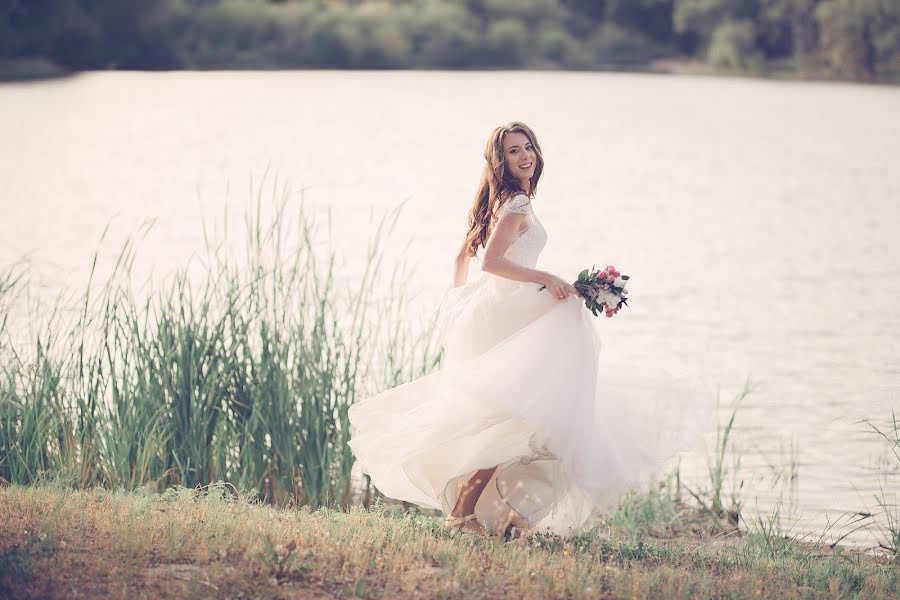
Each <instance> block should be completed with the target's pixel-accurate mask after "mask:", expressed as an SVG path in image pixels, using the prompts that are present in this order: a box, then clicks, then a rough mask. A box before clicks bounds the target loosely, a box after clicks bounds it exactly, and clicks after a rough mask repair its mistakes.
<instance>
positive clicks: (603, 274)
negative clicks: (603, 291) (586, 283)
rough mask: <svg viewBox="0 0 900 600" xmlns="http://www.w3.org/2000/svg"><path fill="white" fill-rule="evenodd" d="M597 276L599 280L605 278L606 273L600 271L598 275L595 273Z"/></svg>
mask: <svg viewBox="0 0 900 600" xmlns="http://www.w3.org/2000/svg"><path fill="white" fill-rule="evenodd" d="M597 278H598V279H600V281H603V280H604V279H606V273H600V274H599V275H597Z"/></svg>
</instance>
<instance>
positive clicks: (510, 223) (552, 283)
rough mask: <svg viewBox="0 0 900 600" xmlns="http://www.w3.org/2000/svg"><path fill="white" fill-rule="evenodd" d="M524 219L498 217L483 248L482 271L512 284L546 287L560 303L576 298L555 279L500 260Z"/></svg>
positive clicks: (519, 215)
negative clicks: (519, 282)
mask: <svg viewBox="0 0 900 600" xmlns="http://www.w3.org/2000/svg"><path fill="white" fill-rule="evenodd" d="M527 217H528V215H526V214H524V213H508V214H505V215H503V216H502V217H500V219H499V220H498V221H497V224H496V225H494V227H493V229H492V231H491V233H490V235H489V236H488V240H487V244H486V245H485V248H484V259H482V261H481V270H482V271H486V272H488V273H491V274H493V275H497V276H498V277H504V278H506V279H512V280H514V281H528V282H533V283H540V284H541V285H545V286H547V289H548V290H549V291H550V293H551V294H553V295H555V296H556V297H557V298H560V299H563V298H565V297H567V296H569V295H571V294H576V295H577V294H578V290H576V289H575V286H573V285H572V284H570V283H567V282H566V281H563V280H562V279H561V278H559V277H557V276H556V275H553V274H552V273H547V272H546V271H539V270H537V269H531V268H529V267H526V266H524V265H520V264H519V263H517V262H516V261H514V260H510V259H508V258H506V257H505V256H503V255H504V254H505V253H506V250H507V249H508V248H509V246H510V244H512V242H513V240H514V239H515V236H516V232H517V231H518V230H519V227H521V226H522V224H523V223H524V222H525V219H526V218H527Z"/></svg>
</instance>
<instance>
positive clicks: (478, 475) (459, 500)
mask: <svg viewBox="0 0 900 600" xmlns="http://www.w3.org/2000/svg"><path fill="white" fill-rule="evenodd" d="M496 470H497V467H491V468H490V469H479V470H478V471H476V472H475V474H474V475H472V477H471V478H470V479H469V481H467V482H466V483H465V484H464V485H463V487H462V489H461V490H460V491H459V495H458V496H457V497H456V504H455V505H454V507H453V510H451V511H450V515H451V516H454V517H464V516H466V515H470V514H472V513H473V512H474V511H475V503H476V502H477V501H478V497H479V496H481V492H483V491H484V488H485V487H487V483H488V481H489V480H490V479H491V476H492V475H493V474H494V471H496ZM463 529H466V530H472V531H484V528H483V527H482V526H481V524H480V523H479V522H478V520H477V519H473V520H472V521H469V522H468V523H466V524H465V525H464V526H463Z"/></svg>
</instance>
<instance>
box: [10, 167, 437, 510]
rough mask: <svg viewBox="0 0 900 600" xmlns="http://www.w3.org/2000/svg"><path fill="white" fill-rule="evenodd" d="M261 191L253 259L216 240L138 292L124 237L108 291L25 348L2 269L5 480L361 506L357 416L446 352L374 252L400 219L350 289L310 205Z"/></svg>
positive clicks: (88, 296) (52, 321)
mask: <svg viewBox="0 0 900 600" xmlns="http://www.w3.org/2000/svg"><path fill="white" fill-rule="evenodd" d="M267 189H270V190H271V193H272V198H271V202H268V201H264V200H263V195H264V192H265V190H267ZM254 195H255V198H254V203H253V204H254V206H253V208H252V209H248V211H247V212H246V214H245V218H244V229H245V232H244V233H245V239H246V244H245V247H244V249H243V252H242V253H238V254H237V255H235V253H234V252H233V249H232V247H231V246H230V245H229V243H228V240H227V233H226V239H210V238H209V236H208V235H207V246H206V253H205V255H204V256H203V258H202V259H201V260H199V261H197V262H193V263H189V264H186V265H184V266H182V267H180V268H179V269H178V270H177V271H176V272H175V273H173V274H172V276H171V277H170V278H168V279H167V280H165V281H164V282H163V283H162V284H159V285H155V286H154V287H152V288H151V289H150V290H149V291H147V292H143V293H138V292H136V291H135V289H134V281H133V279H134V278H133V264H134V260H135V257H136V243H135V241H134V240H133V239H129V241H128V242H127V243H126V244H125V246H124V247H123V249H122V251H121V253H120V255H119V257H118V260H117V262H116V264H115V265H114V268H113V269H112V273H111V274H110V275H109V276H108V278H107V279H106V280H105V281H104V282H103V283H102V284H100V285H95V282H94V279H95V277H96V274H95V269H93V268H92V270H91V278H90V280H89V282H88V285H87V289H86V291H85V292H84V293H83V294H82V295H81V296H80V298H79V299H78V310H77V312H75V314H76V315H77V316H76V317H74V318H71V319H69V320H68V321H66V320H65V319H63V318H61V317H57V315H59V314H62V313H63V312H65V311H60V313H50V317H49V318H46V319H45V325H44V327H42V328H41V333H39V334H36V335H35V336H33V337H32V338H31V339H30V340H29V341H28V343H27V344H23V343H21V342H20V341H19V340H18V338H17V336H16V335H13V330H14V329H16V325H21V323H15V322H14V319H13V320H11V315H13V314H14V311H12V306H13V301H14V299H15V297H16V291H17V290H19V289H20V288H21V287H22V286H23V285H25V284H24V283H23V280H22V272H21V270H15V269H9V270H8V271H7V272H6V273H5V274H2V275H0V377H2V379H0V478H2V481H6V482H14V483H23V484H27V483H31V482H34V481H36V480H38V479H40V478H43V477H55V478H61V479H64V480H65V481H66V482H67V483H68V484H70V485H72V486H74V487H87V486H90V485H95V484H101V485H105V486H109V487H122V488H125V489H134V488H137V487H141V486H151V487H157V488H159V489H163V488H165V487H167V486H169V485H172V484H180V485H185V486H190V487H193V486H197V485H206V484H210V483H212V482H216V481H225V482H229V483H231V484H232V485H234V486H236V487H237V488H239V489H244V490H253V489H255V490H256V493H257V494H258V496H259V497H261V498H263V499H267V500H268V501H270V502H273V503H278V504H308V505H311V506H314V507H315V506H320V505H340V506H345V505H347V504H349V503H350V501H351V499H352V497H353V495H354V493H355V490H354V485H353V482H352V481H351V469H352V466H353V456H352V453H351V452H350V450H349V448H348V447H347V444H346V441H347V439H348V438H349V430H348V420H347V409H348V407H349V406H350V405H351V404H352V403H353V402H354V401H355V400H356V399H357V398H358V397H359V396H360V395H361V394H364V393H368V392H373V391H377V390H378V389H381V388H383V387H386V386H388V385H394V384H396V383H399V382H402V381H404V380H408V379H411V378H412V377H414V376H416V375H420V374H422V373H424V372H426V371H428V370H430V369H431V368H434V367H435V366H436V365H437V364H438V362H439V358H440V356H439V350H438V349H437V348H435V345H434V343H433V339H432V338H433V331H434V330H433V329H432V328H428V327H425V328H423V329H421V330H420V331H418V332H411V331H410V330H409V328H408V327H407V326H406V325H404V323H407V322H408V315H407V314H406V306H407V301H408V298H407V296H406V295H405V292H404V291H402V287H403V286H400V288H401V291H400V292H397V291H391V290H395V289H396V288H394V286H390V287H389V288H388V292H387V293H384V292H383V288H384V287H385V286H384V285H383V284H384V281H383V280H393V281H398V280H402V279H403V278H404V276H405V272H404V269H405V267H403V268H399V267H398V268H395V269H394V270H393V271H392V272H387V273H386V271H387V269H386V268H385V266H384V264H383V263H384V261H383V252H382V251H381V247H382V244H383V242H384V238H385V236H387V235H389V234H390V233H391V232H392V231H393V227H394V225H395V223H396V219H397V216H398V214H399V208H397V209H395V210H393V211H389V212H388V213H387V214H385V215H384V216H383V217H382V218H381V219H380V221H379V222H376V223H375V224H374V226H373V233H372V235H371V239H370V241H369V245H368V254H367V257H366V263H365V269H364V271H363V273H362V275H361V276H359V277H348V276H346V275H345V274H343V273H342V272H340V271H339V270H338V268H337V267H336V259H337V253H336V251H335V249H334V248H333V246H332V245H331V243H330V241H329V239H328V238H327V236H324V234H327V231H324V230H323V228H322V227H321V226H320V225H319V224H318V223H317V222H316V219H315V218H314V216H313V214H312V213H311V212H310V211H308V210H307V209H306V207H305V203H304V202H303V200H302V197H301V199H300V202H299V203H296V202H293V201H292V198H291V194H290V193H289V192H288V191H287V186H283V187H279V186H278V184H277V180H276V182H275V183H270V184H268V185H267V184H266V180H265V177H264V179H263V181H262V182H261V183H260V184H259V186H258V188H257V189H256V190H255V191H254ZM292 205H296V208H295V211H294V212H293V213H291V212H289V210H288V208H289V206H292ZM269 212H270V214H269ZM225 230H226V231H227V213H226V221H225ZM204 233H205V234H206V233H207V232H206V225H205V224H204ZM323 237H324V239H323ZM96 264H97V256H96V255H95V257H94V266H95V267H96ZM67 308H69V309H71V308H73V307H72V306H67ZM69 312H70V313H71V312H72V311H71V310H70V311H69ZM376 313H377V315H378V318H374V316H375V314H376ZM30 317H31V318H39V316H38V315H34V314H32V315H31V316H30ZM20 329H21V328H20Z"/></svg>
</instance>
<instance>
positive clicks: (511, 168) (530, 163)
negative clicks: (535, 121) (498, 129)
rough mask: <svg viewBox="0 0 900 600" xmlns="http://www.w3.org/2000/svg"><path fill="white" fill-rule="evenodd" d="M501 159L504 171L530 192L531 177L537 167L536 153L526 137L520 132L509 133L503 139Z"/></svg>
mask: <svg viewBox="0 0 900 600" xmlns="http://www.w3.org/2000/svg"><path fill="white" fill-rule="evenodd" d="M503 158H504V162H505V163H506V170H507V171H508V172H509V174H510V175H512V176H513V177H515V178H516V179H517V180H518V181H519V183H520V184H521V185H522V189H524V190H526V191H530V189H531V183H530V181H531V177H532V176H533V175H534V169H535V167H536V166H537V152H536V150H535V149H534V144H532V143H531V140H530V139H528V136H527V135H525V134H524V133H522V132H521V131H510V132H509V133H507V134H506V135H505V136H504V138H503Z"/></svg>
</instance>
